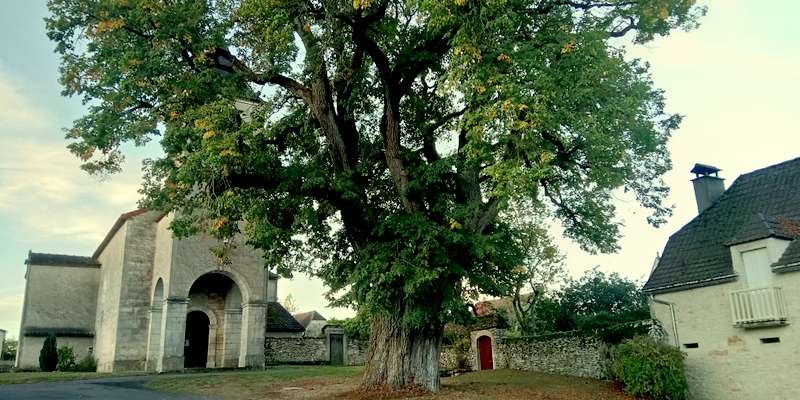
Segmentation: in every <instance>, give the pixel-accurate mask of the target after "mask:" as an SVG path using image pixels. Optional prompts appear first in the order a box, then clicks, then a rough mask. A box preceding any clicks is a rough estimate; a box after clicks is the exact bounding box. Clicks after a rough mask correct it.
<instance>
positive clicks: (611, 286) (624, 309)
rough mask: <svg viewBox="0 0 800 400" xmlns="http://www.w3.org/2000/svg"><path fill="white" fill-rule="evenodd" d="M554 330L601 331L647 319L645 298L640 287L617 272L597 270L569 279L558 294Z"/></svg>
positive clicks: (648, 314) (647, 312) (647, 309)
mask: <svg viewBox="0 0 800 400" xmlns="http://www.w3.org/2000/svg"><path fill="white" fill-rule="evenodd" d="M558 303H559V311H558V315H557V316H556V319H555V321H553V322H554V325H555V326H554V328H555V329H556V330H565V331H566V330H573V329H580V330H590V329H602V328H606V327H610V326H614V325H620V324H624V323H627V322H633V321H641V320H645V319H650V308H649V306H648V303H647V296H646V295H645V294H644V292H643V291H642V290H641V286H640V285H639V284H638V283H637V282H635V281H632V280H629V279H626V278H624V277H622V276H620V275H619V274H617V273H611V274H605V273H603V272H602V271H600V270H598V269H597V268H595V269H592V270H590V271H588V272H587V273H586V274H585V275H584V276H582V277H581V278H580V279H578V280H572V281H569V282H568V283H567V285H566V286H565V287H564V288H563V289H562V290H561V292H560V293H559V295H558Z"/></svg>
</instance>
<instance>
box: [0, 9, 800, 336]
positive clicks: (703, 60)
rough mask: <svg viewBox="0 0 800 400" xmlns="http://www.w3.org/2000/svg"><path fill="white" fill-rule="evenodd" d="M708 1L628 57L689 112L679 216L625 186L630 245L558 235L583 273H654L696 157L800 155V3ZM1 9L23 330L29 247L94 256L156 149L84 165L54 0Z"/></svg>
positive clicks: (309, 284)
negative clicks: (52, 19)
mask: <svg viewBox="0 0 800 400" xmlns="http://www.w3.org/2000/svg"><path fill="white" fill-rule="evenodd" d="M702 4H706V5H708V15H707V16H706V17H705V18H703V19H702V21H701V24H702V25H701V26H700V28H699V29H697V30H694V31H691V32H688V33H686V32H682V31H679V32H675V33H673V34H672V35H670V36H669V37H666V38H662V39H658V40H656V41H655V42H652V43H648V44H647V45H645V46H632V45H628V46H627V47H628V50H629V55H630V57H638V58H642V59H644V60H646V61H649V62H650V63H651V65H652V66H651V71H652V74H653V79H654V81H655V85H656V86H657V87H659V88H662V89H664V90H665V91H666V99H667V110H668V111H669V112H672V113H678V114H682V115H684V117H685V118H684V122H683V124H682V125H681V128H680V129H679V130H677V131H676V132H674V135H673V138H672V140H671V141H670V143H669V149H670V151H671V154H672V161H673V170H672V171H671V172H669V173H668V174H667V175H666V176H665V180H666V182H667V184H668V186H669V187H670V188H671V189H672V190H671V193H670V195H669V197H668V199H667V204H670V205H674V206H675V212H674V215H673V216H672V217H671V218H670V220H669V221H668V223H666V224H664V225H662V226H661V227H660V228H658V229H656V228H653V227H651V226H649V225H647V223H646V221H645V217H646V216H647V215H648V212H647V211H646V210H644V209H642V208H641V207H639V206H637V204H636V202H635V200H634V199H633V198H632V197H629V196H627V195H625V194H620V195H619V196H617V198H616V206H617V212H618V217H619V218H620V220H621V221H623V222H624V224H625V226H624V228H623V229H622V234H623V237H622V239H621V240H620V242H619V245H620V251H619V252H617V253H614V254H605V255H593V254H587V253H585V252H583V251H581V250H580V249H579V248H578V247H577V246H576V245H575V244H573V243H571V242H570V241H569V240H567V239H561V238H558V237H557V238H556V240H557V242H558V244H559V245H560V247H561V249H562V250H563V251H564V253H565V254H566V256H567V258H566V264H567V268H568V271H569V273H570V274H571V275H572V276H574V277H577V276H580V275H581V274H583V273H584V271H586V270H587V269H590V268H592V267H594V266H599V268H600V270H602V271H605V272H618V273H620V274H622V275H624V276H626V277H629V278H631V279H637V280H644V279H646V278H647V276H648V274H649V272H650V269H651V267H652V263H653V259H654V257H655V256H656V254H657V253H658V252H660V251H661V250H662V249H663V247H664V244H665V243H666V240H667V238H668V237H669V235H670V234H672V233H673V232H675V231H676V230H678V229H679V228H680V227H681V226H683V225H684V224H685V223H687V222H688V221H689V220H691V219H692V218H693V217H694V216H695V215H696V214H697V208H696V205H695V200H694V194H693V191H692V187H691V182H690V179H691V178H692V176H691V174H689V170H690V169H691V167H692V165H694V163H696V162H700V163H705V164H711V165H715V166H717V167H719V168H721V169H722V172H721V173H720V174H721V176H722V177H724V178H726V186H729V185H730V184H731V183H732V182H733V180H734V179H735V178H736V177H737V176H738V175H740V174H743V173H747V172H750V171H752V170H755V169H758V168H762V167H765V166H768V165H772V164H775V163H778V162H781V161H785V160H788V159H792V158H796V157H798V156H800V140H798V134H799V133H800V129H798V126H799V125H800V110H799V109H800V107H799V106H800V100H798V97H797V94H798V93H800V42H799V41H798V39H800V25H798V24H797V23H796V16H797V15H800V2H797V1H794V0H768V1H752V0H718V1H706V2H704V3H702ZM0 9H1V10H2V12H0V329H5V330H7V331H8V332H9V336H10V337H17V335H18V331H19V324H20V314H21V309H22V300H23V294H24V288H25V265H24V260H25V258H26V256H27V253H28V251H29V250H32V251H36V252H49V253H63V254H76V255H90V254H92V252H93V251H94V249H95V248H96V247H97V245H98V244H99V243H100V241H101V240H102V238H103V236H104V235H105V234H106V232H107V231H108V230H109V229H110V228H111V225H112V224H113V223H114V221H115V220H116V218H117V217H118V216H119V215H120V214H121V213H124V212H127V211H130V210H133V209H135V208H136V202H137V200H138V199H139V194H138V193H137V190H138V188H139V184H140V180H141V161H142V159H143V158H145V157H148V156H149V155H150V156H151V155H152V154H154V153H155V152H157V149H154V148H153V146H150V147H148V148H134V147H128V148H126V150H125V153H126V155H127V161H126V163H125V165H124V169H123V172H122V173H120V174H118V175H114V176H111V177H108V178H106V179H98V178H96V177H91V176H88V175H87V174H86V173H84V172H83V171H81V170H80V169H79V162H78V160H77V159H76V158H75V157H73V156H72V155H71V154H70V153H69V152H68V151H67V150H66V148H65V146H66V143H67V142H66V141H65V140H64V134H63V131H62V129H63V128H64V127H67V126H69V125H70V123H71V121H73V120H74V119H76V118H78V117H80V116H81V115H82V112H83V106H82V105H81V103H80V101H79V100H77V99H70V98H65V97H62V96H61V95H60V91H61V87H60V85H59V84H58V57H57V56H56V55H55V54H54V53H53V51H52V50H53V47H54V45H53V44H52V43H50V42H49V41H48V39H47V37H46V36H45V33H44V22H43V20H42V19H43V18H44V17H45V15H46V14H47V9H46V6H45V1H34V0H30V1H12V0H0ZM556 233H557V232H556ZM324 292H325V287H324V285H323V284H322V282H320V281H319V280H316V279H310V278H308V277H307V276H302V275H298V276H295V278H293V279H291V280H290V279H282V280H280V283H279V288H278V295H279V297H280V298H281V299H283V298H284V297H285V296H286V295H287V294H292V297H293V298H294V300H295V303H296V304H297V306H298V308H299V310H298V311H309V310H318V311H320V312H321V313H322V314H323V315H325V316H326V317H328V318H331V317H340V318H341V317H347V316H350V315H352V311H351V310H347V309H332V308H328V307H327V301H326V300H325V299H324V297H323V293H324Z"/></svg>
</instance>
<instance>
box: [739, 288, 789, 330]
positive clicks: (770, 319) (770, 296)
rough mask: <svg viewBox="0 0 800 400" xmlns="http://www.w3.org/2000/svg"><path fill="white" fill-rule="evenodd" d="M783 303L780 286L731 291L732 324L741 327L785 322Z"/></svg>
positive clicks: (784, 306)
mask: <svg viewBox="0 0 800 400" xmlns="http://www.w3.org/2000/svg"><path fill="white" fill-rule="evenodd" d="M785 304H786V303H785V302H784V299H783V290H782V289H781V288H780V287H768V288H762V289H747V290H737V291H734V292H731V312H732V313H733V324H734V325H735V326H741V327H756V326H771V325H783V324H786V323H787V322H786V305H785Z"/></svg>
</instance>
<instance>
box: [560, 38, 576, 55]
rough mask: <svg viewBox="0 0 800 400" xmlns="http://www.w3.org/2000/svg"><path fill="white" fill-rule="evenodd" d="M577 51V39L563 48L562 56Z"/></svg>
mask: <svg viewBox="0 0 800 400" xmlns="http://www.w3.org/2000/svg"><path fill="white" fill-rule="evenodd" d="M572 50H575V39H572V40H570V41H569V42H568V43H567V44H565V45H564V47H562V48H561V54H567V53H569V52H571V51H572Z"/></svg>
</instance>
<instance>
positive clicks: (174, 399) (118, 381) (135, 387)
mask: <svg viewBox="0 0 800 400" xmlns="http://www.w3.org/2000/svg"><path fill="white" fill-rule="evenodd" d="M153 378H154V377H153V376H131V377H124V378H104V379H90V380H84V381H71V382H48V383H32V384H24V385H0V400H12V399H13V400H73V399H75V400H78V399H79V400H112V399H113V400H209V399H207V398H203V397H196V396H177V395H170V394H164V393H160V392H155V391H152V390H149V389H146V388H145V387H144V384H145V383H147V381H149V380H151V379H153Z"/></svg>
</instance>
